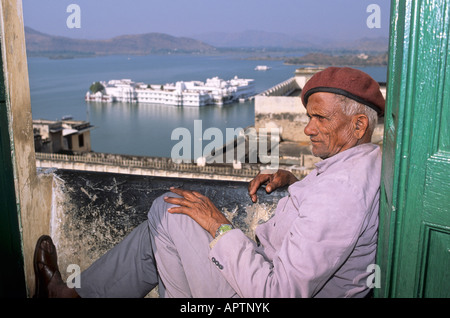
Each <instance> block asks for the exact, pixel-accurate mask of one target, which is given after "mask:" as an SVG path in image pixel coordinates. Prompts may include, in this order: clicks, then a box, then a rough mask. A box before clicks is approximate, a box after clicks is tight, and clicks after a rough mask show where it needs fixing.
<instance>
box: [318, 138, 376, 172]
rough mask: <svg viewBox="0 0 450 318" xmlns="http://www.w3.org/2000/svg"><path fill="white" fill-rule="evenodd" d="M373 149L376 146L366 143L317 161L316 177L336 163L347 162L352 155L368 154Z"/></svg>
mask: <svg viewBox="0 0 450 318" xmlns="http://www.w3.org/2000/svg"><path fill="white" fill-rule="evenodd" d="M375 147H378V146H377V145H374V144H371V143H366V144H362V145H358V146H355V147H352V148H350V149H347V150H344V151H342V152H339V153H337V154H335V155H334V156H332V157H330V158H327V159H324V160H322V161H319V162H317V163H316V164H315V166H316V171H317V175H319V174H321V173H324V172H325V171H326V170H328V169H330V167H332V166H333V165H334V164H336V163H337V162H342V161H345V160H347V159H348V158H350V157H353V156H354V155H357V154H360V153H363V152H368V151H369V150H373V149H374V148H375Z"/></svg>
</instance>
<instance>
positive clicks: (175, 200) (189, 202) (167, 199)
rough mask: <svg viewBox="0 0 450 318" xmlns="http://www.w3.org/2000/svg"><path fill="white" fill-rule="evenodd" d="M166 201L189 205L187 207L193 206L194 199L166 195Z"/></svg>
mask: <svg viewBox="0 0 450 318" xmlns="http://www.w3.org/2000/svg"><path fill="white" fill-rule="evenodd" d="M164 201H166V202H167V203H171V204H175V205H180V206H187V207H192V205H193V202H192V201H189V200H186V199H185V198H175V197H164Z"/></svg>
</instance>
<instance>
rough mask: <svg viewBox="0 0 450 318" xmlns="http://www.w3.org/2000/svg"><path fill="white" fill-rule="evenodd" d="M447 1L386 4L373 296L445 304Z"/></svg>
mask: <svg viewBox="0 0 450 318" xmlns="http://www.w3.org/2000/svg"><path fill="white" fill-rule="evenodd" d="M449 2H450V0H417V1H413V0H408V1H403V0H402V1H400V0H396V1H392V10H391V43H390V44H391V46H390V58H391V60H390V64H389V71H388V72H389V73H388V84H387V86H388V92H387V94H388V98H387V111H386V118H385V141H384V152H383V174H382V175H383V176H382V196H381V203H380V240H379V248H378V256H377V262H378V264H379V265H380V269H381V275H382V277H381V279H382V282H383V283H382V286H381V288H380V289H378V290H375V296H377V297H449V296H450V280H449V279H445V278H446V277H447V278H448V275H449V274H448V270H449V269H450V135H449V127H450V116H449V114H450V112H449V105H450V66H449V61H448V55H449V45H448V44H449V22H450V21H449V20H450V18H449V8H450V5H449Z"/></svg>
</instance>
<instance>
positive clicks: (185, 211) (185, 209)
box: [167, 206, 192, 216]
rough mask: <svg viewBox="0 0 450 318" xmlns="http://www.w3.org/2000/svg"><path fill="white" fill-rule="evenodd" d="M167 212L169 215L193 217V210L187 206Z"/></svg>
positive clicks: (173, 208)
mask: <svg viewBox="0 0 450 318" xmlns="http://www.w3.org/2000/svg"><path fill="white" fill-rule="evenodd" d="M167 212H169V213H177V214H186V215H188V216H191V213H192V210H191V209H190V208H188V207H185V206H175V207H171V208H169V209H167Z"/></svg>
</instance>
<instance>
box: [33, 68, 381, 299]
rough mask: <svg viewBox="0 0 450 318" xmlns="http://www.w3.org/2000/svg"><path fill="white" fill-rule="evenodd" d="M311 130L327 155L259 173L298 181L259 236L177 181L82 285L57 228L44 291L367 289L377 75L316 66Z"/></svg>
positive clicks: (171, 293)
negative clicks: (63, 268)
mask: <svg viewBox="0 0 450 318" xmlns="http://www.w3.org/2000/svg"><path fill="white" fill-rule="evenodd" d="M301 98H302V101H303V104H304V105H305V107H306V110H307V114H308V117H309V119H310V120H309V123H308V125H307V126H306V127H305V134H306V135H308V136H309V137H310V139H311V142H312V152H313V154H314V155H315V156H318V157H320V158H322V159H323V160H322V161H321V162H319V163H317V164H316V169H315V170H313V171H312V172H311V173H310V174H309V175H308V176H307V177H305V178H304V179H303V180H301V181H298V180H297V179H296V178H295V177H294V176H293V175H292V174H291V173H289V172H287V171H282V170H279V171H277V172H276V173H274V174H259V175H258V176H257V177H256V178H255V179H254V180H252V182H250V184H249V187H248V190H249V195H250V197H251V199H252V201H253V202H256V200H257V197H256V191H257V189H258V188H259V187H260V186H261V185H262V184H267V186H266V191H268V192H270V191H273V190H274V189H276V188H278V187H283V186H287V185H289V188H288V191H289V195H288V196H287V197H284V198H283V199H281V200H280V202H279V203H278V205H277V208H276V211H275V213H274V216H273V217H272V218H271V219H270V220H269V221H267V222H266V223H265V224H262V225H260V226H258V228H257V229H256V235H257V242H255V241H252V240H250V239H249V238H248V237H246V236H245V235H244V233H243V232H242V231H241V230H239V229H235V228H233V226H232V225H231V223H230V222H229V221H228V220H227V219H226V218H225V217H224V215H223V214H222V213H221V212H220V211H219V210H218V209H217V207H215V206H214V204H213V203H212V202H211V201H210V200H209V199H208V198H207V197H205V196H203V195H202V194H200V193H197V192H193V191H188V190H183V189H171V192H169V193H168V194H166V195H165V196H163V197H160V198H158V199H157V200H155V202H154V203H153V205H152V207H151V209H150V212H149V213H148V222H146V223H144V224H141V225H140V226H138V227H137V228H136V229H135V230H134V231H133V232H132V233H131V234H130V235H128V236H127V237H126V238H125V239H124V240H123V241H122V242H121V243H119V244H118V245H117V246H116V247H114V248H113V249H112V250H110V251H109V252H108V253H106V254H105V255H104V256H103V257H101V258H100V259H99V260H97V261H96V262H95V263H94V264H92V265H91V266H90V267H89V268H88V269H87V270H86V271H84V272H83V273H82V274H81V287H80V288H77V289H69V288H68V287H67V286H65V284H64V283H63V282H62V280H61V276H60V273H59V271H58V267H57V259H56V249H55V246H54V245H53V243H52V241H51V239H50V238H49V237H48V236H43V237H41V239H40V240H39V241H38V243H37V246H36V252H35V271H36V275H37V296H50V297H60V296H63V297H64V296H81V297H142V296H145V295H146V294H147V293H148V292H149V291H150V290H151V289H152V288H153V287H155V286H156V285H157V284H159V290H160V294H161V296H162V297H365V296H366V295H367V294H368V293H369V291H370V289H369V287H368V284H367V277H368V276H369V275H370V274H371V273H369V272H368V266H369V265H370V264H373V263H374V262H375V252H376V245H377V228H378V201H379V191H380V170H381V152H380V149H379V147H378V146H376V145H373V144H371V143H370V142H371V136H372V132H373V130H374V128H375V125H376V123H377V116H382V115H383V113H384V98H383V96H382V94H381V92H380V88H379V85H378V83H377V82H375V81H374V80H373V79H372V78H371V77H370V76H369V75H367V74H365V73H363V72H361V71H359V70H355V69H351V68H335V67H330V68H327V69H325V70H323V71H321V72H319V73H317V74H315V75H314V76H313V77H312V78H311V79H310V80H309V81H308V82H307V84H306V85H305V87H304V88H303V91H302V95H301Z"/></svg>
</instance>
